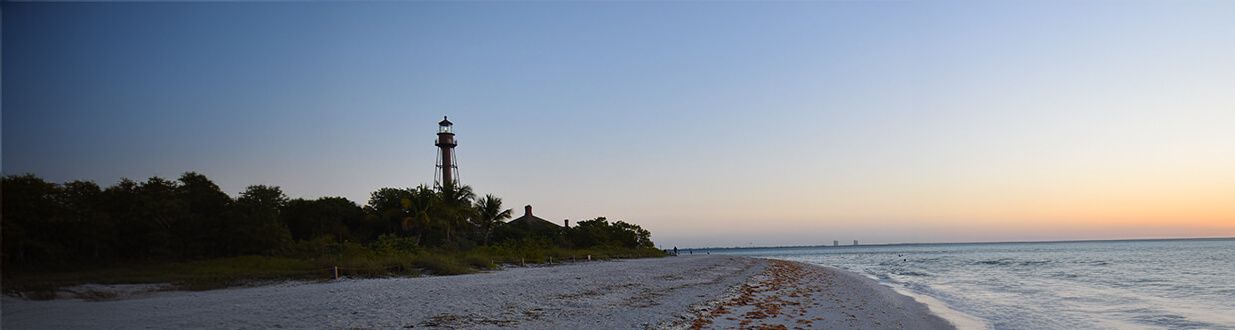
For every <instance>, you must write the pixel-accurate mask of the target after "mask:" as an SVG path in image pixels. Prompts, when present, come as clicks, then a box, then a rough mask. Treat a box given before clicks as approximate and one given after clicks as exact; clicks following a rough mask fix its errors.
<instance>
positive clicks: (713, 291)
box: [2, 256, 952, 329]
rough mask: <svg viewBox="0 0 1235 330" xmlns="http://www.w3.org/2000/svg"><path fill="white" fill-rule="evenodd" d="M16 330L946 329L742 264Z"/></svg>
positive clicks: (356, 286) (402, 286) (184, 295)
mask: <svg viewBox="0 0 1235 330" xmlns="http://www.w3.org/2000/svg"><path fill="white" fill-rule="evenodd" d="M2 308H3V319H2V322H3V323H2V325H3V328H5V329H53V328H55V329H64V328H107V329H121V328H123V329H132V328H250V329H252V328H348V329H353V328H359V329H389V328H469V329H470V328H532V329H585V328H604V329H648V328H652V329H664V328H674V329H686V328H696V329H731V328H790V329H792V328H829V329H835V328H852V329H859V328H860V329H947V328H952V326H951V325H950V324H949V323H948V322H946V321H944V320H943V319H941V318H939V317H937V316H934V315H932V314H930V312H929V311H928V309H927V307H926V306H925V305H923V304H921V303H918V302H916V301H914V300H913V299H912V298H909V297H906V296H903V295H900V294H897V293H896V292H894V291H892V290H891V289H890V288H888V287H885V286H882V285H879V284H878V283H876V282H875V281H873V280H870V279H867V278H865V277H862V276H860V275H857V274H853V273H849V272H844V271H839V270H835V269H830V268H824V267H818V266H811V265H806V264H800V263H794V262H786V261H773V260H765V259H752V258H744V257H734V256H692V257H671V258H659V259H640V260H625V261H611V262H590V263H579V264H571V265H562V266H553V267H531V268H512V269H507V270H503V271H495V272H489V273H482V274H472V275H461V276H442V277H423V278H391V279H356V280H339V281H332V282H328V283H284V284H276V285H267V286H259V287H245V288H232V289H223V290H213V291H203V292H160V293H154V294H148V295H143V296H138V297H132V298H127V299H118V300H109V301H82V300H71V299H61V300H51V301H29V300H22V299H17V298H12V297H5V298H4V299H3V306H2Z"/></svg>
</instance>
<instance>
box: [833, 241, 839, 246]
mask: <svg viewBox="0 0 1235 330" xmlns="http://www.w3.org/2000/svg"><path fill="white" fill-rule="evenodd" d="M832 246H840V241H836V240H833V241H832Z"/></svg>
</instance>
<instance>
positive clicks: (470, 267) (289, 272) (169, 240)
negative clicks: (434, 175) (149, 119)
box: [0, 172, 664, 293]
mask: <svg viewBox="0 0 1235 330" xmlns="http://www.w3.org/2000/svg"><path fill="white" fill-rule="evenodd" d="M0 193H2V198H3V204H2V207H3V210H2V211H3V218H0V219H2V223H0V228H2V229H3V230H2V235H3V242H2V249H0V260H2V264H0V265H2V266H3V270H2V271H3V276H4V282H3V286H4V290H5V291H6V292H10V293H11V292H15V291H20V290H23V289H25V290H29V289H40V290H47V289H50V288H54V287H56V286H61V285H73V284H80V283H102V284H119V283H173V284H175V285H177V286H178V287H181V288H189V289H209V288H217V287H225V286H232V285H242V284H245V283H261V282H264V281H274V280H288V279H294V280H321V279H332V278H334V276H335V274H338V275H339V276H341V277H382V276H420V275H429V274H431V275H453V274H465V273H472V272H476V271H483V270H489V269H496V268H499V267H503V265H506V266H523V265H529V264H545V263H555V264H556V263H562V262H571V261H582V260H589V259H591V260H605V259H613V258H639V257H658V256H663V255H664V254H663V252H662V251H660V250H658V249H656V248H655V247H654V245H653V243H652V241H651V239H650V235H651V234H650V232H648V231H647V230H645V229H643V228H641V227H639V226H638V225H634V224H631V223H627V222H624V221H613V222H610V221H609V220H608V219H606V218H604V217H597V218H594V219H590V220H584V221H579V222H577V223H576V225H575V226H571V227H563V226H557V225H555V224H552V223H548V222H544V221H542V222H543V223H539V224H536V225H537V226H538V227H534V228H528V227H526V226H515V225H511V224H509V223H507V222H506V221H507V220H509V219H510V218H511V213H512V212H511V210H510V209H508V208H504V207H503V205H502V199H501V198H499V197H497V196H494V195H484V196H483V197H478V196H479V195H478V194H476V193H475V192H474V191H473V190H472V188H471V187H468V186H459V187H453V186H447V187H439V188H430V187H428V186H425V185H421V186H418V187H415V188H381V189H378V190H376V191H374V192H372V193H371V194H370V196H369V200H368V201H366V203H365V204H364V205H359V204H357V203H356V202H353V201H351V200H348V199H346V198H343V197H322V198H317V199H304V198H289V197H288V196H286V194H285V193H283V191H282V190H281V189H280V188H279V187H277V186H267V185H252V186H248V187H247V188H246V189H245V190H244V191H242V192H240V194H239V195H237V196H236V197H234V198H233V197H232V196H230V195H228V194H227V193H225V192H223V191H222V189H220V188H219V187H218V185H216V184H214V183H213V182H212V181H211V180H210V179H209V178H207V177H206V176H204V175H201V174H198V173H193V172H188V173H184V174H183V175H181V176H180V177H179V178H178V179H176V180H168V179H164V178H160V177H151V178H149V179H147V180H145V181H142V182H138V181H133V180H128V179H123V180H121V181H120V182H118V183H116V184H114V185H112V186H109V187H100V186H99V185H98V184H96V183H93V182H89V181H70V182H66V183H63V184H58V183H53V182H47V181H45V180H43V179H41V178H39V177H37V176H34V175H30V174H26V175H9V176H5V177H4V178H3V183H2V185H0Z"/></svg>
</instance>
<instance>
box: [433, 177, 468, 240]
mask: <svg viewBox="0 0 1235 330" xmlns="http://www.w3.org/2000/svg"><path fill="white" fill-rule="evenodd" d="M438 196H439V202H441V204H442V205H441V206H443V207H441V208H439V209H438V211H440V212H442V218H443V219H445V220H446V221H445V222H444V223H443V224H444V225H445V226H446V241H451V237H452V233H453V232H454V229H455V228H456V227H461V226H460V225H465V224H467V223H468V221H469V220H470V219H472V218H473V217H474V212H473V209H472V200H473V199H476V193H474V192H472V187H470V186H454V185H446V186H442V188H441V190H440V191H438Z"/></svg>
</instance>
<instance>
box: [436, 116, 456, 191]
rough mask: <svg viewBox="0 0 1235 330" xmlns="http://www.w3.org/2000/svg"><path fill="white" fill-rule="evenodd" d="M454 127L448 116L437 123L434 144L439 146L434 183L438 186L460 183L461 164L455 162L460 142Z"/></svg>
mask: <svg viewBox="0 0 1235 330" xmlns="http://www.w3.org/2000/svg"><path fill="white" fill-rule="evenodd" d="M453 129H454V123H451V122H450V120H448V119H446V116H442V121H441V122H438V123H437V140H435V141H434V144H433V145H436V146H437V148H438V152H437V169H436V171H434V173H433V185H434V186H435V187H437V188H446V187H454V186H455V185H456V184H458V183H459V164H457V163H455V146H457V145H459V143H458V142H457V141H455V133H454V132H453Z"/></svg>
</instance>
